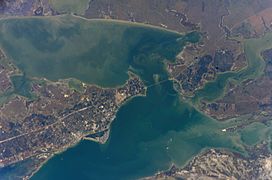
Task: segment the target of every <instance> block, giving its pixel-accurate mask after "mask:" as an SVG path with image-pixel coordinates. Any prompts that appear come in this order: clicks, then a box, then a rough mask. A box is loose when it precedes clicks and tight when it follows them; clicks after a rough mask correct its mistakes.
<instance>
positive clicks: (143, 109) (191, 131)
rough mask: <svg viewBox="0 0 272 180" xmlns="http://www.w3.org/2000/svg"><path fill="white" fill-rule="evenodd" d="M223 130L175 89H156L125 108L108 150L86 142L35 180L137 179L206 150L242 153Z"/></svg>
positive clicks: (167, 86) (164, 86) (165, 86)
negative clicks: (190, 105) (183, 100)
mask: <svg viewBox="0 0 272 180" xmlns="http://www.w3.org/2000/svg"><path fill="white" fill-rule="evenodd" d="M224 126H226V125H219V124H218V123H216V122H215V121H213V120H211V119H208V118H207V117H205V116H203V115H202V114H200V113H198V112H197V111H196V110H195V109H193V108H191V107H189V106H188V105H187V104H183V103H181V102H180V101H179V97H178V95H177V94H176V92H175V91H174V90H173V89H172V83H171V82H166V83H164V84H161V85H158V86H153V87H152V88H150V89H149V90H148V94H147V97H137V98H134V99H133V100H132V101H130V102H129V103H127V104H126V105H125V106H123V107H122V108H121V109H120V111H119V112H118V114H117V118H116V120H115V121H114V122H113V125H112V132H111V135H110V139H109V141H108V143H107V144H105V145H99V144H97V143H94V142H90V141H82V142H81V143H80V144H79V145H77V146H76V147H74V148H71V149H69V150H67V151H66V152H64V153H62V154H60V155H56V156H55V157H53V158H52V159H51V160H50V161H49V162H48V163H46V164H45V165H44V166H43V167H42V169H41V170H40V171H39V172H38V173H37V174H36V175H35V176H34V177H33V178H32V180H46V179H134V178H139V177H143V176H147V175H152V174H153V173H155V172H157V171H158V170H163V169H167V168H169V166H170V165H171V163H177V164H178V165H183V164H184V163H185V162H186V161H187V160H189V159H190V158H191V157H192V156H193V155H195V154H196V153H198V152H200V151H201V150H202V149H203V148H205V147H225V148H230V149H233V150H237V151H242V150H241V149H240V148H239V146H236V142H235V139H234V137H235V136H231V135H226V134H224V133H222V131H221V129H222V128H224Z"/></svg>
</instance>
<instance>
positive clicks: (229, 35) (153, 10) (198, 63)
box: [0, 0, 272, 171]
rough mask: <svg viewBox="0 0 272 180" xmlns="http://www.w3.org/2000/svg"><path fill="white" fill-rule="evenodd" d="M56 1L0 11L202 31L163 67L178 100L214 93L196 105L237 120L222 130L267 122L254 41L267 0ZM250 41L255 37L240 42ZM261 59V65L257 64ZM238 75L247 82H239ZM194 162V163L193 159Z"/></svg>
mask: <svg viewBox="0 0 272 180" xmlns="http://www.w3.org/2000/svg"><path fill="white" fill-rule="evenodd" d="M58 2H59V3H67V5H68V6H66V7H65V6H61V5H60V4H59V5H60V6H59V9H58V7H57V6H58V5H55V7H54V5H53V4H54V3H50V2H49V1H47V0H41V1H31V2H30V1H26V0H23V1H21V0H20V1H19V0H15V1H5V0H4V1H2V2H1V4H0V13H1V14H3V15H39V16H40V15H56V14H58V13H71V12H72V13H73V12H74V13H77V14H82V15H83V16H85V17H87V18H107V19H108V18H111V19H122V20H128V21H133V22H143V23H147V24H153V25H156V26H160V27H163V28H167V29H173V30H176V31H191V30H200V31H201V32H202V33H203V39H202V42H201V43H199V44H197V45H192V46H187V47H186V48H185V50H184V51H183V53H182V54H180V56H178V61H177V62H176V63H174V64H169V66H168V70H169V72H170V75H171V76H172V79H175V80H176V82H177V86H176V89H177V90H178V91H179V92H180V93H181V94H182V95H183V96H195V94H196V99H198V97H201V96H202V95H204V96H205V92H207V91H210V90H213V91H214V92H215V93H214V94H213V97H206V99H205V98H204V99H202V100H200V104H198V106H199V108H200V110H201V111H203V112H204V113H206V114H208V115H210V116H212V117H214V118H216V119H218V120H227V119H229V118H234V117H235V118H238V119H239V122H240V121H242V122H243V123H242V124H243V125H237V126H234V127H233V128H230V129H226V131H229V132H232V131H236V130H239V129H241V128H244V127H245V126H247V125H248V124H251V123H253V122H256V121H257V122H261V123H264V124H266V123H267V122H268V121H270V117H271V114H270V113H271V112H270V106H271V102H270V100H271V97H270V94H271V93H270V90H269V87H271V82H270V69H271V67H270V64H271V63H270V59H271V47H269V46H267V44H266V42H265V41H262V40H259V39H258V38H262V39H265V38H264V37H263V35H264V34H265V33H267V32H269V31H271V19H272V17H271V13H270V12H271V7H272V2H271V1H270V0H263V1H261V2H260V1H257V0H250V1H248V0H229V1H216V0H210V1H202V0H195V1H183V0H175V1H163V2H161V1H156V0H150V1H145V0H140V1H139V0H137V1H136V0H135V1H134V0H131V1H120V0H118V1H117V0H116V1H109V0H93V1H90V2H89V6H88V9H87V10H86V11H85V14H83V10H84V8H85V7H87V6H86V4H85V3H83V1H81V2H82V3H81V2H80V3H77V5H78V6H74V7H76V8H75V9H73V10H72V9H71V8H70V6H69V5H70V4H69V3H70V1H68V2H67V1H58ZM22 4H24V5H25V6H22ZM22 7H23V8H22ZM268 36H269V35H268ZM268 36H265V37H268ZM251 38H257V39H254V40H246V41H244V39H251ZM244 43H245V44H244ZM255 43H256V46H255V45H254V44H255ZM244 47H245V48H244ZM246 49H247V50H246ZM244 50H245V51H244ZM260 55H261V56H262V57H260ZM250 57H252V58H250ZM253 57H254V58H253ZM262 58H264V60H265V63H260V62H262ZM247 62H249V64H247ZM250 62H254V63H255V64H250ZM259 63H260V65H259ZM247 65H248V66H249V67H251V68H249V69H248V71H246V70H244V69H246V66H247ZM9 68H10V67H9ZM238 71H239V72H238ZM11 72H12V71H9V70H2V71H1V79H2V81H1V83H2V85H3V86H1V87H3V88H2V89H1V90H0V91H1V93H9V92H10V91H11V90H10V89H11V87H12V82H11V80H10V79H9V78H8V76H9V74H12V73H11ZM236 72H238V73H236ZM221 73H223V74H225V75H221ZM218 74H219V75H218ZM218 76H219V77H218ZM229 77H235V78H234V79H236V82H234V81H232V82H230V83H228V79H229ZM244 77H247V78H245V79H248V80H246V81H244V80H245V79H244ZM255 78H257V79H255ZM214 80H215V81H214ZM210 81H211V82H210ZM237 81H240V82H239V83H237ZM207 82H208V84H207ZM209 82H210V83H209ZM23 87H24V86H23ZM203 87H204V90H202V89H203ZM214 88H215V89H214ZM224 90H225V91H224ZM221 96H222V97H221ZM3 97H6V96H2V97H1V98H0V101H1V102H2V101H3V102H4V101H6V98H3ZM215 97H216V98H218V99H216V98H215ZM200 99H201V98H200ZM213 101H214V102H213ZM214 154H215V155H216V157H218V158H219V159H220V158H221V159H222V158H223V156H221V155H218V153H211V157H213V155H214ZM259 155H260V154H259ZM235 156H236V155H235ZM204 157H205V159H209V158H208V157H206V156H204ZM266 162H268V163H269V162H270V160H269V159H267V161H266ZM196 164H200V162H198V161H196ZM208 164H209V163H208ZM208 164H206V165H205V167H207V166H208ZM236 164H239V163H236ZM238 166H239V165H237V167H238ZM188 171H191V170H188Z"/></svg>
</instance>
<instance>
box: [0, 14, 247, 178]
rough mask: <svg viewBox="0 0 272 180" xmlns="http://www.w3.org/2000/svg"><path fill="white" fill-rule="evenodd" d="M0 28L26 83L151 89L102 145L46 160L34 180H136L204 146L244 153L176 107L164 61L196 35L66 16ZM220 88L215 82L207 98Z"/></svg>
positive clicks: (235, 138)
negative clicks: (63, 81) (137, 82)
mask: <svg viewBox="0 0 272 180" xmlns="http://www.w3.org/2000/svg"><path fill="white" fill-rule="evenodd" d="M2 21H3V22H2V23H1V25H0V26H1V31H0V34H1V33H2V35H4V34H5V36H0V44H1V46H2V47H3V49H4V50H5V52H6V53H7V54H8V56H9V57H10V58H12V60H13V62H14V63H15V64H16V65H17V66H18V67H19V68H20V69H21V70H23V71H24V73H25V76H24V78H25V79H26V80H27V78H29V77H32V76H35V77H46V78H48V79H50V80H57V79H59V78H68V77H75V78H77V79H79V80H81V81H84V82H87V83H95V84H98V85H101V86H107V87H108V86H116V85H120V84H122V83H124V82H125V80H126V79H127V78H128V75H127V71H128V70H130V71H133V72H134V73H136V74H137V75H139V76H140V77H141V78H142V80H143V81H144V82H145V84H146V85H147V86H148V87H149V88H148V91H147V97H136V98H134V99H132V100H131V101H129V102H127V103H126V104H125V105H124V106H122V107H121V109H120V110H119V112H118V114H117V117H116V119H115V121H114V122H113V124H112V128H111V134H110V139H109V140H108V142H107V143H106V144H104V145H100V144H97V143H94V142H91V141H86V140H85V141H82V142H80V143H79V144H78V145H77V146H75V147H72V148H70V149H68V150H67V151H65V152H63V153H61V154H58V155H56V156H54V157H53V158H52V159H50V160H49V161H48V162H47V163H46V164H45V165H44V166H43V167H42V168H41V169H40V170H39V171H38V172H37V173H36V174H35V175H34V176H33V177H32V179H33V180H47V179H53V180H54V179H56V180H58V179H68V180H69V179H71V180H74V179H79V180H81V179H98V180H101V179H102V180H103V179H135V178H139V177H143V176H147V175H152V174H154V173H155V172H157V171H160V170H165V169H167V168H169V166H170V165H171V164H172V163H175V164H177V165H180V166H182V165H184V164H185V163H186V162H187V161H188V160H190V158H191V157H193V156H194V155H196V154H197V153H199V152H200V151H201V150H203V149H205V148H209V147H218V148H228V149H230V150H233V151H238V152H241V153H244V151H243V147H242V146H241V141H240V136H239V134H238V133H235V132H233V133H226V132H222V129H224V128H226V127H229V126H231V125H233V124H232V122H226V123H219V122H216V121H214V120H212V119H210V118H208V117H206V116H204V115H203V114H201V113H199V112H198V111H197V110H196V109H194V108H193V107H191V106H190V105H189V104H186V103H185V102H182V101H181V100H180V97H179V95H178V94H177V92H176V91H175V90H174V89H173V83H172V82H171V81H168V80H167V79H168V76H167V72H166V71H165V68H164V67H165V64H164V61H165V60H168V61H172V62H173V61H174V60H175V56H176V55H177V54H178V53H179V52H180V51H181V50H182V48H183V47H184V45H185V44H186V43H188V42H197V41H198V40H199V35H198V33H190V34H187V35H180V34H177V33H173V32H168V31H164V30H161V29H157V28H150V27H146V26H141V25H135V24H128V23H120V22H109V21H86V20H83V19H79V18H75V17H71V16H64V17H57V18H56V19H54V18H25V19H16V18H15V19H11V20H2ZM30 26H36V27H37V28H33V29H30V28H29V27H30ZM11 42H12V43H11ZM39 42H41V43H39ZM36 44H38V45H37V46H36ZM24 78H17V81H16V82H18V83H17V84H18V85H22V84H23V85H27V86H20V87H18V89H19V90H20V91H19V92H20V93H21V94H26V95H28V93H27V92H26V91H27V87H28V83H27V84H25V83H23V82H22V81H23V80H24ZM226 79H227V78H226ZM15 80H16V79H15ZM157 82H161V83H157ZM156 83H157V84H156ZM224 85H225V83H223V84H221V83H219V82H217V83H214V85H213V87H216V88H212V89H213V91H211V92H210V93H211V94H213V93H214V94H216V93H217V92H219V91H221V90H222V88H223V87H224ZM211 87H212V86H211ZM205 93H206V94H207V96H208V95H209V93H208V92H205ZM210 96H212V95H210Z"/></svg>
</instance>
